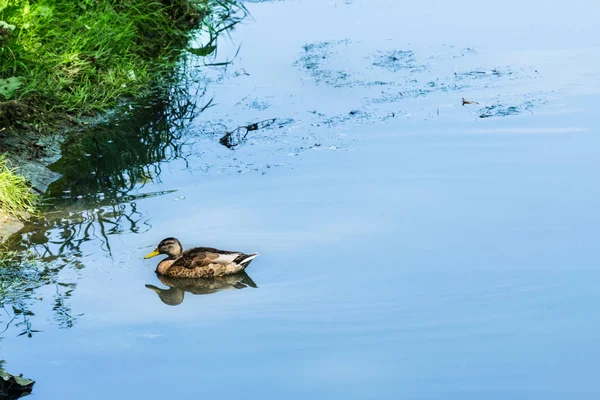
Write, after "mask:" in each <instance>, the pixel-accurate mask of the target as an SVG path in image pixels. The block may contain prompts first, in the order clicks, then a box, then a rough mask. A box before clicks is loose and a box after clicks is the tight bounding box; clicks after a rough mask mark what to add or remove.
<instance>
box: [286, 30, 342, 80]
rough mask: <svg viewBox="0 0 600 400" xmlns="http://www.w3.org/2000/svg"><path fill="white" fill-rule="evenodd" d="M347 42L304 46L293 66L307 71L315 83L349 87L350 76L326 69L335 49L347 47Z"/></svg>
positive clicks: (318, 43) (337, 70) (338, 70)
mask: <svg viewBox="0 0 600 400" xmlns="http://www.w3.org/2000/svg"><path fill="white" fill-rule="evenodd" d="M349 43H350V41H349V40H338V41H331V42H316V43H309V44H306V45H304V47H303V48H304V55H303V56H302V57H300V59H298V60H297V61H296V62H295V63H294V65H295V66H297V67H300V68H302V69H303V70H306V71H308V73H309V74H310V76H311V77H312V78H313V80H314V81H315V82H316V83H321V82H324V83H326V84H328V85H330V86H333V87H338V88H340V87H345V86H350V85H351V84H352V82H351V75H350V73H349V72H348V71H346V70H342V69H335V70H334V69H331V68H327V67H326V66H325V64H326V63H327V60H328V59H329V58H331V56H332V55H333V54H335V48H336V47H338V46H340V45H348V44H349Z"/></svg>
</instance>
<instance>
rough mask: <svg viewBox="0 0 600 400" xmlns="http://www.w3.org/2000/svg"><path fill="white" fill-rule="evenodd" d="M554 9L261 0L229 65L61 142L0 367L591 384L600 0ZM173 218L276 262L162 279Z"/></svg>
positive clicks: (38, 390)
mask: <svg viewBox="0 0 600 400" xmlns="http://www.w3.org/2000/svg"><path fill="white" fill-rule="evenodd" d="M554 6H556V7H554ZM554 6H553V5H552V4H546V5H545V6H544V7H543V8H540V7H539V6H538V5H536V4H535V2H516V1H508V2H504V3H503V4H502V6H491V5H482V4H481V3H480V2H470V1H464V2H458V3H452V4H450V3H448V4H446V3H442V2H437V1H423V2H419V4H400V3H399V2H390V1H384V0H377V1H370V2H366V1H358V0H356V1H346V2H343V1H328V2H325V3H323V2H320V1H316V0H314V1H313V0H306V1H281V2H252V3H248V4H247V7H248V9H249V11H250V12H251V15H252V18H247V19H246V20H245V22H244V23H243V24H242V25H239V26H237V27H236V28H235V29H234V30H233V31H232V32H230V34H231V39H230V40H221V41H220V42H219V49H218V51H219V53H218V59H217V61H223V60H228V59H232V58H233V56H234V54H235V53H236V51H237V50H238V47H239V46H241V47H239V49H240V50H239V54H238V56H237V57H236V58H235V59H234V62H233V63H232V64H231V65H229V66H227V68H205V67H204V68H200V69H198V71H200V75H199V76H200V78H199V79H196V81H193V80H192V81H190V80H187V81H185V82H184V83H182V85H181V86H180V88H179V90H174V91H173V95H172V97H171V98H167V99H162V100H157V101H156V102H153V103H152V104H151V105H150V106H148V107H150V108H144V105H142V106H141V107H135V108H134V109H133V110H132V111H131V112H130V113H129V115H125V116H124V117H123V118H122V119H121V120H120V121H119V122H118V125H115V124H113V125H110V126H104V127H99V128H96V130H94V131H93V133H92V134H89V135H87V136H83V137H80V138H77V139H75V140H74V142H72V143H71V144H69V145H67V146H65V155H64V158H63V160H62V161H59V162H58V163H57V165H55V166H54V168H55V169H57V170H59V171H60V172H62V173H63V174H65V178H63V179H62V180H60V181H58V182H55V183H54V184H53V185H52V186H51V187H50V189H49V191H50V192H49V195H50V196H52V197H54V198H55V200H54V201H56V202H57V204H58V205H57V207H56V208H55V209H54V210H53V211H52V213H51V214H49V218H48V221H46V222H44V223H41V224H38V225H31V226H29V227H26V228H25V230H24V231H23V232H22V235H20V236H19V237H18V238H13V243H12V246H13V247H14V248H16V249H24V248H30V249H31V250H32V251H35V252H37V253H38V254H39V257H40V258H43V260H45V262H46V264H45V265H46V271H45V273H47V274H49V275H50V277H51V283H49V284H46V285H43V286H42V287H39V288H37V289H35V290H34V291H33V292H32V295H31V298H30V300H29V301H28V302H26V303H25V304H24V305H23V306H24V307H26V308H27V310H29V312H30V313H33V314H34V315H32V316H28V317H25V318H22V317H21V316H19V315H17V316H18V317H19V318H17V319H16V320H15V321H13V322H12V323H11V324H10V326H9V327H8V329H7V331H6V332H4V333H3V338H2V341H1V342H0V346H1V349H2V358H3V359H5V360H6V361H7V365H6V368H7V369H9V370H10V371H12V372H14V373H20V372H23V373H24V374H25V375H26V376H28V377H31V378H34V379H36V380H37V382H38V383H37V384H36V387H35V389H34V394H33V397H32V398H39V399H65V398H89V399H100V398H107V397H111V398H119V399H120V398H138V397H139V398H142V397H144V398H148V399H158V398H164V397H166V396H169V397H174V398H177V397H184V398H192V397H199V396H203V397H210V396H219V397H222V398H235V397H240V396H243V397H245V398H281V397H286V398H297V399H303V398H307V397H309V396H310V397H317V398H332V399H336V398H340V399H341V398H343V399H346V398H357V399H365V398H373V399H381V398H407V399H481V398H485V399H506V398H512V399H545V400H546V399H572V398H577V399H588V398H589V399H592V398H597V397H598V395H599V394H600V385H599V384H598V382H597V378H596V371H598V369H599V367H600V362H599V361H598V360H600V351H599V350H598V346H596V331H597V330H598V327H599V325H600V318H598V313H597V312H596V310H595V309H596V303H597V301H598V299H599V298H600V285H599V284H598V282H599V281H600V280H599V278H600V272H599V271H598V268H597V260H598V259H599V256H600V251H599V250H598V246H597V241H598V238H599V228H598V227H599V226H600V224H599V223H600V214H599V213H598V212H597V204H598V201H599V200H600V188H599V187H598V185H597V172H596V171H598V167H599V165H598V164H599V163H600V161H599V160H600V157H599V156H600V150H599V149H600V147H599V144H600V141H599V139H598V135H597V126H599V125H598V122H599V117H598V113H597V112H596V109H597V108H598V105H599V96H598V94H599V91H600V79H599V78H600V75H598V73H597V71H596V70H595V66H596V65H597V64H598V56H597V54H598V47H597V45H598V43H597V40H596V38H597V37H598V28H597V25H596V23H595V20H594V17H593V16H594V15H597V11H599V10H597V8H598V7H599V6H597V5H590V4H587V3H586V2H576V1H575V2H571V3H570V6H569V8H568V9H565V8H564V7H558V3H556V4H554ZM592 9H595V10H592ZM323 57H324V58H323ZM191 63H192V66H191V68H190V69H189V70H188V72H189V71H194V70H196V69H194V68H193V63H194V61H191ZM376 64H379V65H376ZM181 88H183V89H181ZM205 89H206V90H205ZM463 97H464V98H466V99H467V100H470V101H477V102H479V103H480V104H469V105H465V106H462V105H461V98H463ZM211 99H212V103H211ZM175 100H177V103H175ZM207 104H208V105H209V107H208V108H206V109H205V110H204V111H202V112H198V111H199V110H200V109H202V108H203V106H206V105H207ZM194 107H196V108H195V109H194ZM488 114H491V115H488ZM484 117H485V118H484ZM269 118H276V119H277V120H276V123H275V124H274V125H272V126H269V127H267V128H265V129H259V130H257V131H250V132H248V136H247V137H246V140H242V141H241V143H240V144H239V145H238V146H236V147H235V148H234V149H233V150H232V149H229V148H227V147H225V146H223V145H221V144H220V143H219V139H220V138H221V137H222V136H223V135H224V134H225V132H228V131H231V130H233V129H234V128H236V127H238V126H243V125H248V124H251V123H253V122H257V121H263V120H267V119H269ZM157 135H160V136H159V138H158V139H157ZM159 139H160V140H159ZM167 236H175V237H178V238H179V239H180V240H181V241H182V243H183V245H184V247H191V246H195V245H209V246H216V247H221V248H226V249H232V250H240V251H244V252H253V251H258V252H259V253H261V256H260V257H259V258H257V259H256V260H255V261H254V262H253V263H252V265H251V266H250V267H249V269H248V271H247V272H248V276H243V277H238V278H235V279H234V278H230V279H231V281H226V282H221V281H219V282H208V283H202V284H198V285H196V286H189V285H187V286H186V285H179V286H178V287H175V288H174V289H172V291H171V292H169V293H168V294H167V295H164V292H162V293H163V296H162V297H160V296H158V294H157V293H156V292H155V291H153V290H149V289H148V288H147V287H146V285H152V286H154V287H155V288H163V289H165V290H166V289H167V288H168V285H167V284H165V283H164V282H161V281H160V280H159V279H158V278H157V277H156V276H155V275H154V273H153V270H154V268H155V266H156V261H155V260H156V259H152V260H143V259H142V257H143V255H144V254H146V253H147V252H149V251H151V250H152V249H153V248H154V247H155V246H156V244H157V243H158V242H159V241H160V240H161V239H162V238H164V237H167ZM167 283H168V282H167ZM174 286H177V285H174ZM254 286H256V287H254ZM236 288H238V289H236ZM165 303H167V304H165ZM169 304H172V305H169ZM8 311H9V315H10V316H12V315H13V312H12V310H10V309H9V310H8ZM1 318H2V321H3V322H5V323H6V322H8V320H7V315H6V314H5V313H3V314H2V317H1ZM25 320H26V321H27V322H28V323H29V324H30V326H29V327H28V326H27V324H21V325H17V324H18V323H20V322H24V321H25ZM27 329H29V331H30V332H29V333H31V338H28V335H27V333H28V331H27ZM31 330H35V331H40V332H31ZM21 332H25V333H26V334H24V335H22V336H17V335H18V334H20V333H21Z"/></svg>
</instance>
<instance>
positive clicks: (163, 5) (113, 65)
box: [0, 0, 233, 122]
mask: <svg viewBox="0 0 600 400" xmlns="http://www.w3.org/2000/svg"><path fill="white" fill-rule="evenodd" d="M232 3H233V1H229V0H39V1H34V0H0V122H2V119H4V122H8V120H9V119H13V120H15V119H27V118H28V116H29V117H31V116H32V115H33V116H35V118H34V119H37V120H42V121H43V120H44V119H48V118H49V117H51V116H53V115H54V116H56V115H61V114H69V115H75V116H81V115H85V114H91V113H94V112H98V111H102V110H105V109H107V108H111V107H114V106H115V105H117V104H118V102H119V101H120V100H121V99H122V98H124V97H139V96H140V95H144V94H146V93H147V92H148V90H149V89H150V88H151V87H152V84H153V82H154V81H155V80H156V78H157V75H159V74H160V71H161V70H164V69H165V67H167V68H168V67H170V66H171V65H173V62H175V61H176V58H177V55H178V54H179V53H180V52H181V50H182V49H183V48H184V47H185V44H186V42H187V35H188V34H189V31H190V28H191V27H194V26H197V25H198V24H199V23H200V22H201V20H202V19H203V18H204V16H205V15H207V14H208V13H209V10H211V9H212V8H213V7H215V8H223V7H225V8H227V7H230V6H231V4H232ZM11 102H12V103H11ZM2 104H4V110H3V108H2ZM8 105H11V107H8ZM23 105H25V106H26V107H27V110H26V112H24V111H23V109H22V107H23ZM18 106H20V107H21V109H19V108H18ZM15 107H16V108H15ZM8 108H10V110H9V109H8ZM14 109H16V110H17V111H15V110H14ZM11 110H12V111H11ZM15 117H16V118H15Z"/></svg>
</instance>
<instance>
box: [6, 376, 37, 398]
mask: <svg viewBox="0 0 600 400" xmlns="http://www.w3.org/2000/svg"><path fill="white" fill-rule="evenodd" d="M34 384H35V381H32V380H31V379H27V378H23V374H21V375H19V376H14V375H11V374H9V373H8V372H6V371H4V370H1V369H0V399H18V398H19V397H22V396H24V395H27V394H29V393H31V390H32V389H33V385H34Z"/></svg>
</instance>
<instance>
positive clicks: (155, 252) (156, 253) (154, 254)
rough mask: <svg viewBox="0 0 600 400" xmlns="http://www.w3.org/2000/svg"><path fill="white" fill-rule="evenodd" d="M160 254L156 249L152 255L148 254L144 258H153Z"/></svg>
mask: <svg viewBox="0 0 600 400" xmlns="http://www.w3.org/2000/svg"><path fill="white" fill-rule="evenodd" d="M159 254H160V253H159V252H158V249H155V250H154V251H153V252H152V253H150V254H146V255H145V256H144V258H152V257H156V256H157V255H159Z"/></svg>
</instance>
